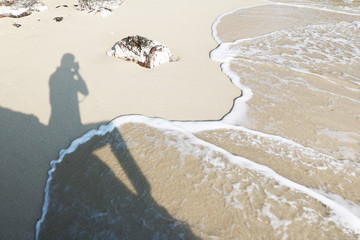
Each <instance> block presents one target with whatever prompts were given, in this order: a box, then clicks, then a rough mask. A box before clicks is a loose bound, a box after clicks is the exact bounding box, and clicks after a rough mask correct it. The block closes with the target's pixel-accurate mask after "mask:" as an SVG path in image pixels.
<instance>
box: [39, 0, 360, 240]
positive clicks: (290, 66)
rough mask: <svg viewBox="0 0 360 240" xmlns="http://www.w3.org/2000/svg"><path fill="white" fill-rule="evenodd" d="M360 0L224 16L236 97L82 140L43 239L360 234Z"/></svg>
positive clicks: (53, 192) (135, 120)
mask: <svg viewBox="0 0 360 240" xmlns="http://www.w3.org/2000/svg"><path fill="white" fill-rule="evenodd" d="M273 2H274V1H273ZM278 2H280V1H278ZM284 3H286V4H284ZM295 5H296V6H295ZM299 5H301V6H299ZM329 9H330V10H331V11H329ZM349 9H350V10H349ZM358 11H359V2H358V1H344V2H341V1H286V2H285V1H282V2H281V4H277V3H270V4H266V5H259V6H255V7H251V8H244V9H238V10H234V11H232V12H230V13H226V14H224V15H222V16H220V17H219V18H218V19H217V21H216V22H215V24H214V26H213V29H214V37H215V39H216V40H217V41H218V42H219V47H218V48H217V49H215V50H214V51H212V53H211V56H212V58H213V59H214V60H216V61H220V62H221V63H222V69H223V71H224V73H225V74H227V75H228V76H229V77H230V78H231V80H232V81H233V83H234V84H235V85H237V86H238V87H239V88H241V89H242V96H240V97H239V98H238V99H237V100H236V101H235V105H234V107H233V109H232V110H231V111H230V112H229V113H228V114H227V115H226V116H225V117H224V119H223V120H222V121H208V122H174V121H168V120H164V119H157V118H147V117H144V116H137V115H134V116H122V117H119V118H117V119H115V120H114V121H112V122H111V123H109V124H108V125H107V126H103V127H101V128H100V129H99V130H93V131H91V132H89V133H87V134H86V135H84V136H83V137H82V138H79V139H77V140H74V141H73V142H72V144H71V146H70V147H69V148H68V149H67V150H64V151H62V152H61V153H60V157H59V159H58V160H56V161H53V162H52V170H51V171H50V172H49V179H48V182H47V187H46V189H45V191H46V196H45V203H44V206H43V215H42V218H41V220H40V221H39V222H38V224H37V229H36V231H37V239H49V238H51V239H288V238H289V239H359V238H360V190H359V189H358V187H357V186H359V185H360V175H359V174H360V57H359V56H360V31H359V30H360V29H359V28H360V15H357V13H358ZM349 13H351V14H349ZM249 29H250V30H251V31H250V30H249Z"/></svg>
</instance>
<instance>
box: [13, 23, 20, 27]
mask: <svg viewBox="0 0 360 240" xmlns="http://www.w3.org/2000/svg"><path fill="white" fill-rule="evenodd" d="M13 26H14V27H17V28H19V27H21V24H18V23H14V24H13Z"/></svg>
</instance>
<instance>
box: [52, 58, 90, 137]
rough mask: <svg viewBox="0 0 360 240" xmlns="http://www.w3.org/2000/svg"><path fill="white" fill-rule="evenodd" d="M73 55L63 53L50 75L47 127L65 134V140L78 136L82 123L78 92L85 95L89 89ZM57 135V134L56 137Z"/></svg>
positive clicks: (54, 131)
mask: <svg viewBox="0 0 360 240" xmlns="http://www.w3.org/2000/svg"><path fill="white" fill-rule="evenodd" d="M74 60H75V57H74V55H72V54H70V53H66V54H64V56H63V57H62V60H61V65H60V66H59V67H58V68H57V69H56V71H55V72H54V73H53V74H52V75H51V76H50V80H49V88H50V104H51V117H50V120H49V125H48V127H49V129H50V130H51V131H52V132H53V133H55V136H54V137H56V133H59V134H60V135H66V136H67V140H68V141H69V140H72V139H74V138H75V137H78V136H79V135H78V131H79V129H82V127H83V125H82V123H81V119H80V110H79V100H78V93H81V94H82V95H84V97H86V96H87V95H88V94H89V91H88V89H87V87H86V84H85V82H84V80H83V78H82V77H81V75H80V73H79V63H78V62H75V61H74ZM58 137H59V136H57V138H58Z"/></svg>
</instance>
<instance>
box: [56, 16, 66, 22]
mask: <svg viewBox="0 0 360 240" xmlns="http://www.w3.org/2000/svg"><path fill="white" fill-rule="evenodd" d="M63 19H64V18H63V17H56V18H54V20H55V21H57V22H61V21H62V20H63Z"/></svg>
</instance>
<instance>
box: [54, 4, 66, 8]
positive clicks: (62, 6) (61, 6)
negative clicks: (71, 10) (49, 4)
mask: <svg viewBox="0 0 360 240" xmlns="http://www.w3.org/2000/svg"><path fill="white" fill-rule="evenodd" d="M59 7H69V6H68V5H66V4H65V5H59V6H56V8H59Z"/></svg>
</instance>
